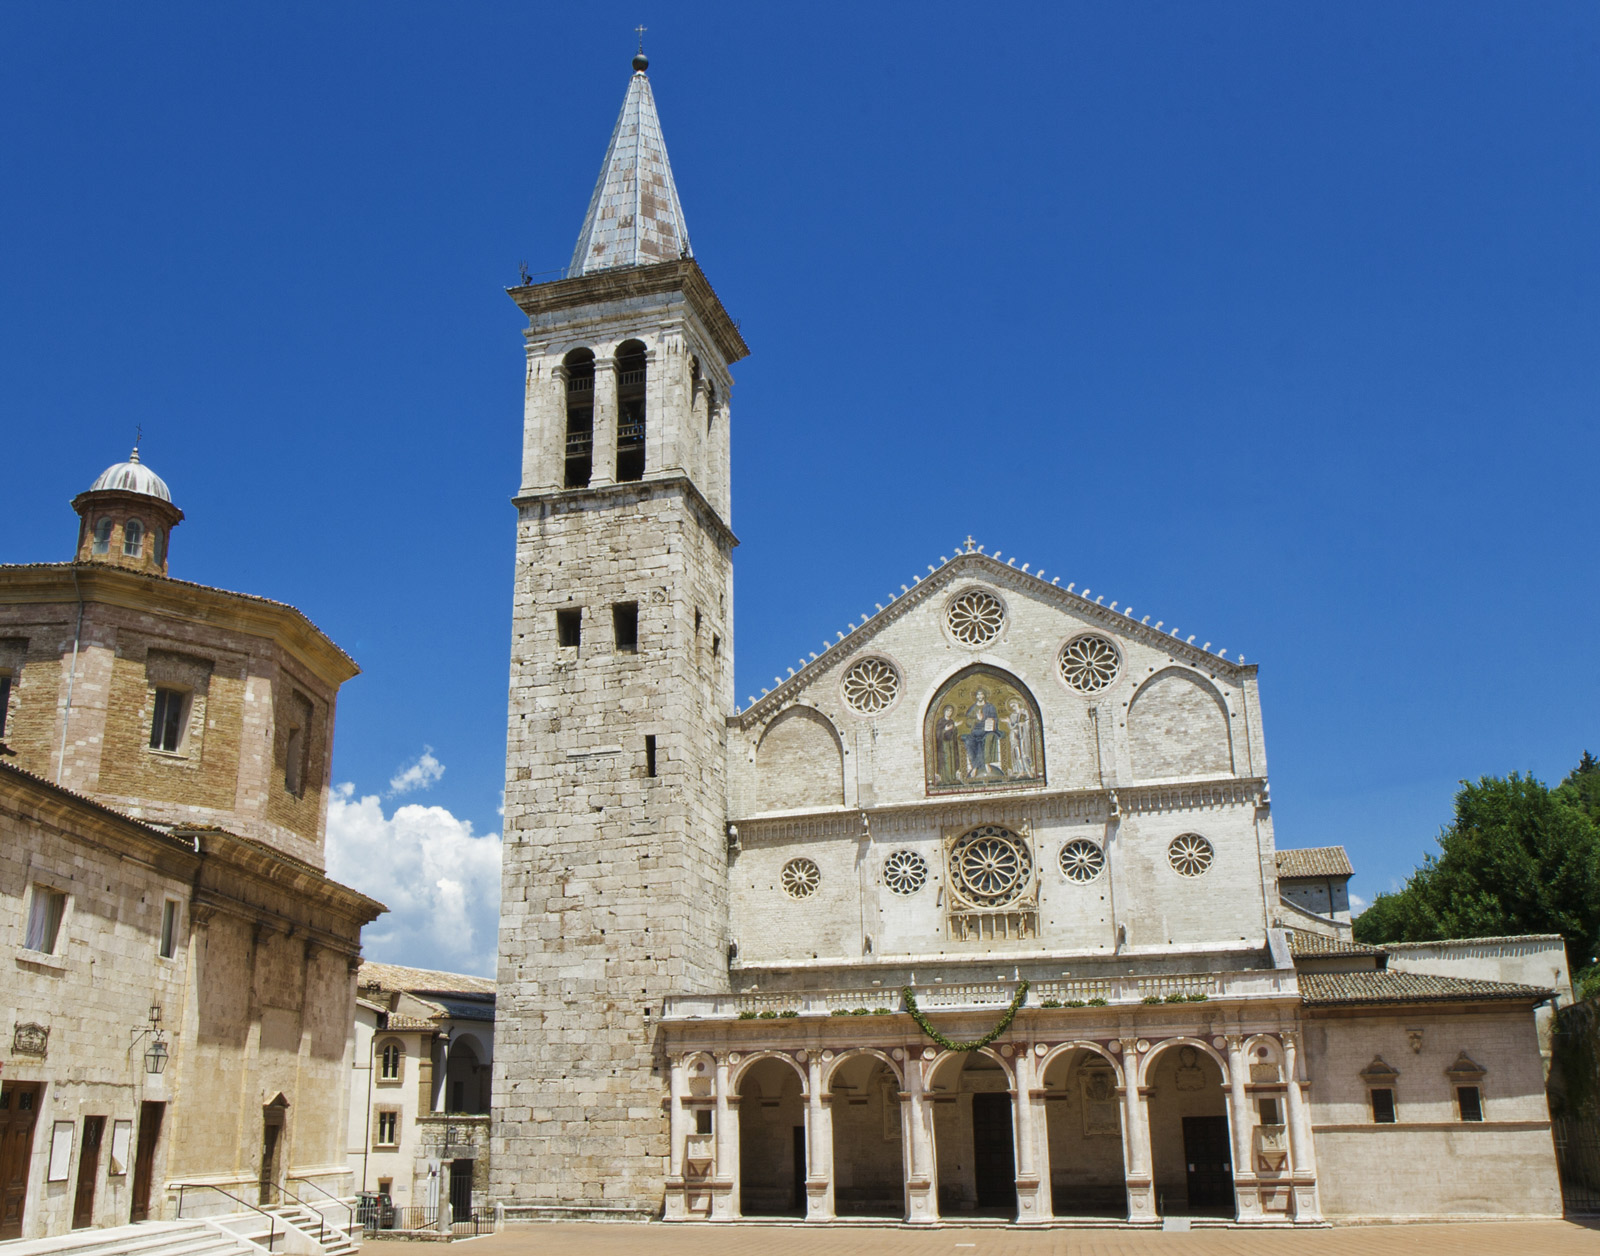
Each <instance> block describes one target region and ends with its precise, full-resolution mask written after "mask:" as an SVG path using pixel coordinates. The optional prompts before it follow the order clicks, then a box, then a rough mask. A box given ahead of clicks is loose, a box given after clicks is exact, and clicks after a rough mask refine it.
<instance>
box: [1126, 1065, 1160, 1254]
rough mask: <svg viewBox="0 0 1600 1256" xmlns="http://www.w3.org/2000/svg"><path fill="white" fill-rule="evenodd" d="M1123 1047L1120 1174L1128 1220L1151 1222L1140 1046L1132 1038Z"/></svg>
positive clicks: (1152, 1209) (1153, 1201)
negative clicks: (1123, 1186) (1121, 1167)
mask: <svg viewBox="0 0 1600 1256" xmlns="http://www.w3.org/2000/svg"><path fill="white" fill-rule="evenodd" d="M1121 1046H1122V1098H1123V1122H1122V1148H1123V1175H1124V1177H1125V1178H1126V1180H1127V1185H1128V1220H1129V1221H1135V1222H1138V1221H1143V1222H1151V1221H1155V1220H1156V1219H1157V1217H1156V1190H1155V1181H1154V1178H1153V1176H1152V1174H1151V1168H1150V1165H1151V1161H1150V1123H1149V1121H1148V1120H1146V1113H1145V1098H1144V1088H1143V1087H1142V1086H1140V1085H1139V1046H1138V1041H1137V1040H1136V1039H1134V1038H1124V1039H1122V1040H1121Z"/></svg>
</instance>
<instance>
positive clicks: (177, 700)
mask: <svg viewBox="0 0 1600 1256" xmlns="http://www.w3.org/2000/svg"><path fill="white" fill-rule="evenodd" d="M188 714H189V695H188V694H186V693H185V692H184V691H183V690H181V689H157V690H156V705H155V713H154V714H153V715H152V716H151V719H150V749H152V750H165V751H167V752H168V753H169V754H177V753H178V751H179V750H180V749H181V748H182V746H183V732H184V727H185V725H186V724H187V723H188Z"/></svg>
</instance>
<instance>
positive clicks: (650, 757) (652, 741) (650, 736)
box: [644, 733, 656, 776]
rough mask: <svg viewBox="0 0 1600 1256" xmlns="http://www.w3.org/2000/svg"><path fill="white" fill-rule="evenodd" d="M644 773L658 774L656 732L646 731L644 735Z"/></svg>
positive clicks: (649, 774) (648, 774)
mask: <svg viewBox="0 0 1600 1256" xmlns="http://www.w3.org/2000/svg"><path fill="white" fill-rule="evenodd" d="M644 774H645V775H646V776H654V775H655V774H656V735H655V734H654V733H646V734H645V736H644Z"/></svg>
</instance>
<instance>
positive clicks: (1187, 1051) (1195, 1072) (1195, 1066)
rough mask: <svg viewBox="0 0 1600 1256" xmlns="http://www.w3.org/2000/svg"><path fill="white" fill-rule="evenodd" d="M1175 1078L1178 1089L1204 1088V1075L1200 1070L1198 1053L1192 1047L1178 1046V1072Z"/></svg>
mask: <svg viewBox="0 0 1600 1256" xmlns="http://www.w3.org/2000/svg"><path fill="white" fill-rule="evenodd" d="M1175 1080H1176V1083H1177V1087H1178V1089H1179V1090H1204V1089H1205V1084H1206V1075H1205V1074H1204V1073H1203V1072H1201V1071H1200V1053H1199V1052H1198V1051H1196V1050H1195V1049H1194V1048H1193V1047H1190V1046H1183V1047H1179V1048H1178V1072H1177V1076H1176V1079H1175Z"/></svg>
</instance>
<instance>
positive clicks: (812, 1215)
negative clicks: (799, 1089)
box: [806, 1051, 833, 1221]
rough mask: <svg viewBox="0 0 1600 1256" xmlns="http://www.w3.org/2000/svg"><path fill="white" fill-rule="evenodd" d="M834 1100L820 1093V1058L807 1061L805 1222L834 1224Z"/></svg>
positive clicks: (814, 1054)
mask: <svg viewBox="0 0 1600 1256" xmlns="http://www.w3.org/2000/svg"><path fill="white" fill-rule="evenodd" d="M832 1097H833V1096H831V1095H824V1094H823V1093H822V1055H821V1053H820V1052H817V1051H812V1052H810V1053H809V1055H808V1056H807V1057H806V1157H807V1159H808V1160H809V1163H808V1164H807V1165H806V1220H807V1221H832V1220H833V1108H832V1106H831V1105H830V1104H829V1103H828V1102H827V1100H829V1099H831V1098H832Z"/></svg>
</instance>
